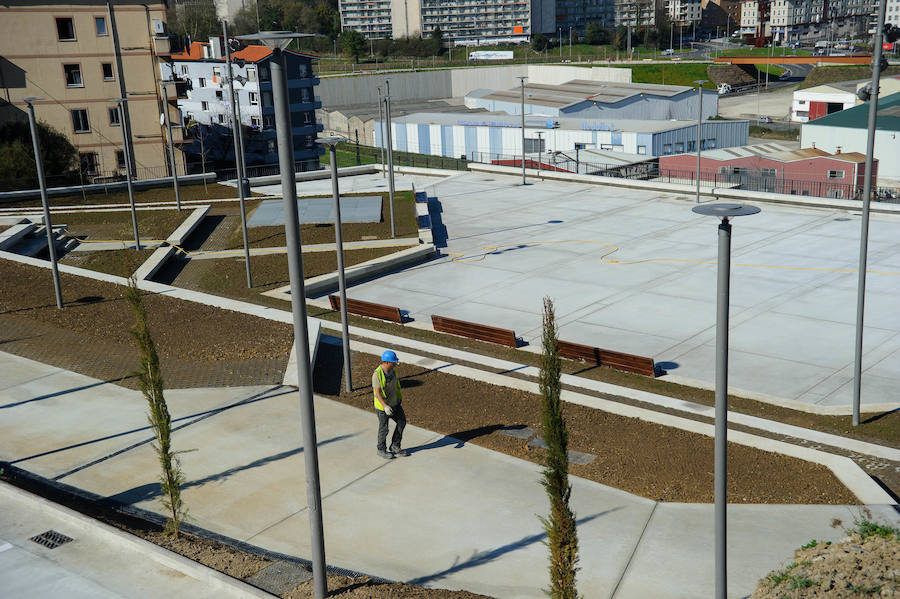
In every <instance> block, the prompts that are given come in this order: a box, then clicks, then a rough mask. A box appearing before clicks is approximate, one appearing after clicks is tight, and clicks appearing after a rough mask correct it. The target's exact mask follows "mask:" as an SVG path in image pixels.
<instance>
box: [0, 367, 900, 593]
mask: <svg viewBox="0 0 900 599" xmlns="http://www.w3.org/2000/svg"><path fill="white" fill-rule="evenodd" d="M0 381H3V383H0V386H5V388H2V389H0V414H2V416H3V417H2V418H0V459H2V460H6V461H9V462H12V463H14V464H15V465H16V466H18V467H20V468H23V469H26V470H29V471H31V472H34V473H36V474H39V475H41V476H44V477H47V478H52V479H56V480H59V481H61V482H64V483H66V484H69V485H74V486H77V487H80V488H82V489H85V490H88V491H91V492H93V493H97V494H101V495H104V496H109V497H113V498H115V499H117V500H120V501H123V502H127V503H132V504H134V505H137V506H140V507H143V508H146V509H152V510H154V511H160V503H159V496H158V484H157V471H158V464H157V462H156V458H155V455H154V453H153V450H152V448H151V447H150V444H149V440H150V438H151V435H150V431H149V430H148V429H147V424H146V417H145V414H144V412H145V409H146V403H145V401H144V399H143V398H142V397H141V395H140V394H139V393H137V392H134V391H130V390H127V389H122V388H119V387H115V386H113V385H110V384H105V383H103V382H101V381H96V380H94V379H90V378H88V377H84V376H81V375H78V374H74V373H71V372H66V371H62V370H60V369H57V368H52V367H49V366H45V365H43V364H40V363H37V362H33V361H30V360H26V359H23V358H19V357H16V356H12V355H9V354H5V353H0ZM166 395H167V399H168V400H169V406H170V411H171V412H172V416H173V420H174V421H175V425H176V426H180V427H181V428H180V429H179V430H177V431H176V432H175V433H174V434H173V445H174V447H175V448H176V450H178V451H184V452H185V453H183V454H181V456H180V457H181V459H182V464H183V470H184V473H185V475H186V477H187V481H188V482H187V483H186V485H185V487H184V490H183V497H184V501H185V505H186V506H187V508H188V509H189V510H190V514H191V516H192V518H193V523H195V524H197V525H198V526H201V527H204V528H207V529H210V530H213V531H215V532H218V533H221V534H225V535H228V536H231V537H234V538H237V539H240V540H243V541H247V542H250V543H252V544H255V545H259V546H261V547H265V548H267V549H270V550H274V551H279V552H283V553H287V554H292V555H297V556H301V557H308V555H309V548H308V540H309V536H308V519H307V518H308V516H307V513H306V507H305V506H306V488H305V482H304V481H305V478H304V463H303V456H302V446H301V442H300V422H299V407H298V403H297V395H296V392H294V391H293V390H291V389H288V388H284V387H271V388H261V387H254V388H233V389H191V390H173V391H169V392H167V394H166ZM316 418H317V431H318V439H319V445H320V449H319V459H320V469H321V484H322V493H323V514H324V518H325V540H326V555H327V558H328V561H329V563H330V564H332V565H335V566H341V567H345V568H350V569H353V570H358V571H361V572H367V573H370V574H373V575H378V576H382V577H385V578H389V579H395V580H402V581H406V582H413V583H419V584H425V585H427V586H438V587H443V588H454V589H458V588H464V589H466V590H470V591H473V592H479V593H485V594H488V595H493V596H496V597H515V598H529V597H535V598H537V597H543V596H544V594H543V591H542V589H543V588H544V587H546V585H547V555H546V552H547V550H546V547H545V546H544V545H543V544H542V542H541V541H542V540H543V538H544V535H543V530H542V528H541V524H540V522H539V521H538V519H537V515H538V514H545V513H546V512H547V509H548V507H547V500H546V497H545V494H544V491H543V489H542V488H541V486H540V484H539V476H540V469H539V467H538V466H536V465H534V464H531V463H528V462H524V461H521V460H518V459H515V458H512V457H509V456H506V455H503V454H499V453H496V452H493V451H490V450H486V449H484V448H481V447H477V446H474V445H470V444H466V443H462V442H459V441H456V440H455V439H453V438H451V437H445V436H442V435H439V434H436V433H433V432H429V431H426V430H423V429H419V428H417V427H415V426H409V427H407V433H406V435H405V442H404V445H405V446H406V447H408V448H409V449H410V450H411V452H412V456H411V457H409V458H406V459H396V460H392V461H385V460H382V459H380V458H378V457H377V456H376V455H375V452H374V438H375V429H376V420H375V418H374V417H373V416H372V415H371V414H370V413H369V412H367V411H365V410H360V409H356V408H352V407H349V406H346V405H343V404H339V403H336V402H332V401H329V400H326V399H322V398H317V399H316ZM413 424H414V423H413ZM572 487H573V491H572V507H573V509H574V511H575V513H576V515H577V518H578V522H579V541H580V555H581V563H580V566H581V570H580V572H579V577H578V581H579V590H580V592H581V594H582V595H584V596H585V597H591V598H594V597H616V598H632V597H633V598H635V599H637V598H646V597H654V598H673V599H674V598H681V597H684V598H688V597H691V598H694V597H707V596H711V595H712V592H713V591H712V589H713V554H712V546H713V529H712V525H713V509H712V505H695V504H658V503H656V502H653V501H651V500H648V499H644V498H641V497H636V496H634V495H630V494H627V493H624V492H622V491H619V490H616V489H612V488H610V487H605V486H603V485H600V484H597V483H594V482H591V481H587V480H584V479H579V478H574V477H573V478H572ZM872 511H873V513H874V515H875V517H876V518H878V519H880V520H883V521H888V522H898V521H900V518H898V517H897V515H896V514H895V513H894V511H893V509H891V508H888V507H882V506H875V507H873V508H872ZM855 513H856V510H855V509H854V508H850V507H845V506H755V505H735V506H731V507H730V508H729V516H730V520H729V537H728V539H729V547H730V562H729V587H730V589H731V592H730V593H729V596H730V597H744V596H746V595H747V594H749V593H750V592H751V591H752V590H753V587H754V586H755V584H756V581H757V580H758V579H759V578H760V577H761V576H764V575H765V574H766V573H767V572H768V571H770V570H771V569H773V568H775V567H776V566H778V565H779V564H780V563H781V562H784V561H790V558H791V557H792V554H793V550H794V549H796V548H797V547H799V546H800V545H802V544H804V543H806V542H808V541H809V540H810V539H811V538H816V539H820V540H832V541H833V540H837V539H838V538H840V537H841V536H842V532H841V531H840V530H839V529H838V530H835V529H833V528H831V526H830V524H831V521H832V519H833V518H838V519H840V520H842V521H843V522H844V523H845V524H848V525H849V524H852V520H853V517H854V515H855ZM2 534H4V533H3V532H2V531H0V536H2Z"/></svg>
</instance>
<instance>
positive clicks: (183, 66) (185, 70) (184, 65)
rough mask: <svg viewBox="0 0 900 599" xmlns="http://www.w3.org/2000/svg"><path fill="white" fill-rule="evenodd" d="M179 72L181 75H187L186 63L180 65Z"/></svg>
mask: <svg viewBox="0 0 900 599" xmlns="http://www.w3.org/2000/svg"><path fill="white" fill-rule="evenodd" d="M181 74H182V75H187V74H188V68H187V65H186V64H183V65H181Z"/></svg>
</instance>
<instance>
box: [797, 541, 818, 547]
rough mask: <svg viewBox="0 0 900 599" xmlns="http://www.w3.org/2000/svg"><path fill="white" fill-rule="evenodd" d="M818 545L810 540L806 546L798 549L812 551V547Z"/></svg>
mask: <svg viewBox="0 0 900 599" xmlns="http://www.w3.org/2000/svg"><path fill="white" fill-rule="evenodd" d="M818 544H819V542H818V541H817V540H815V539H810V540H809V543H807V544H806V545H803V546H802V547H800V549H812V548H813V547H815V546H816V545H818Z"/></svg>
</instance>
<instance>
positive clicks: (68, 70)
mask: <svg viewBox="0 0 900 599" xmlns="http://www.w3.org/2000/svg"><path fill="white" fill-rule="evenodd" d="M63 72H64V73H65V74H66V87H84V82H83V81H82V80H81V65H80V64H64V65H63Z"/></svg>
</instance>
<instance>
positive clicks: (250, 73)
mask: <svg viewBox="0 0 900 599" xmlns="http://www.w3.org/2000/svg"><path fill="white" fill-rule="evenodd" d="M247 81H251V82H253V81H256V69H255V68H253V67H247Z"/></svg>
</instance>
